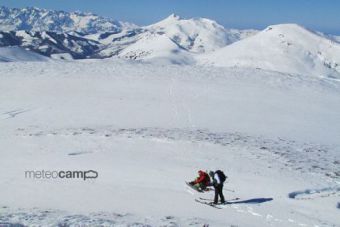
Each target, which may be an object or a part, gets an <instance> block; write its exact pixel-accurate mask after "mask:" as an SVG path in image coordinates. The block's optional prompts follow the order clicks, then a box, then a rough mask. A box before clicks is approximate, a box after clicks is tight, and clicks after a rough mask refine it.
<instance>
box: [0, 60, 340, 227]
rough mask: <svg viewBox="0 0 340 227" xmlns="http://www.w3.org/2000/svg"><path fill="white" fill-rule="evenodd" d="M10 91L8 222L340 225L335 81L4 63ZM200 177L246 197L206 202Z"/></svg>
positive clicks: (4, 185)
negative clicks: (191, 183) (88, 173)
mask: <svg viewBox="0 0 340 227" xmlns="http://www.w3.org/2000/svg"><path fill="white" fill-rule="evenodd" d="M0 81H1V82H0V147H1V149H0V157H1V159H0V170H1V171H0V185H1V187H0V226H1V224H2V223H12V224H15V223H20V224H23V225H39V226H46V225H51V226H56V225H60V226H65V225H66V226H67V225H72V224H73V225H88V226H93V225H107V226H110V225H117V226H133V225H135V226H148V225H150V226H203V225H204V224H209V226H230V225H233V226H259V227H260V226H261V227H262V226H313V227H317V226H339V223H340V216H339V211H340V210H339V205H338V203H339V202H340V199H339V194H340V185H339V177H340V176H339V175H340V157H339V152H340V150H339V149H340V140H339V139H340V114H339V113H340V83H339V81H338V80H336V79H326V78H321V77H320V78H318V77H315V76H307V75H294V74H284V73H278V72H274V71H265V70H260V69H247V68H237V67H233V68H217V67H203V66H176V65H156V64H151V63H138V62H126V61H120V60H117V59H109V60H83V61H69V62H67V61H66V62H63V61H49V62H26V63H24V62H21V63H20V62H17V63H1V64H0ZM89 169H92V170H96V171H98V174H99V176H98V178H97V179H91V180H86V181H84V180H81V179H58V180H52V179H45V180H37V179H27V178H25V171H27V170H89ZM199 169H203V170H215V169H222V170H224V171H225V173H226V175H227V176H228V181H227V183H226V184H225V191H224V194H225V196H226V199H227V200H228V199H233V198H236V197H239V198H240V200H238V202H237V203H232V204H229V205H226V206H223V207H222V208H223V209H215V208H212V207H210V206H206V205H202V204H199V203H196V202H195V198H199V197H204V198H206V199H212V198H213V192H206V193H204V194H200V193H197V192H193V191H192V190H190V189H189V188H187V187H186V186H185V183H184V182H185V181H188V180H192V179H194V178H195V177H196V172H197V171H198V170H199ZM267 199H272V200H270V201H269V200H267ZM249 200H250V201H249ZM251 201H255V202H253V203H251ZM261 201H262V203H261Z"/></svg>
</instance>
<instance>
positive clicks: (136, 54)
mask: <svg viewBox="0 0 340 227" xmlns="http://www.w3.org/2000/svg"><path fill="white" fill-rule="evenodd" d="M119 56H120V57H123V58H125V59H133V60H152V61H153V62H158V63H159V62H163V63H173V64H192V63H193V57H192V56H191V54H190V53H188V52H187V51H186V50H184V49H183V48H182V47H180V46H178V45H177V44H176V43H175V42H173V41H172V40H171V39H169V38H168V37H167V36H166V35H164V34H162V35H160V34H154V33H147V34H146V33H144V34H143V36H142V37H141V38H140V39H139V40H138V41H137V42H135V43H134V44H131V45H130V46H128V47H127V48H125V49H124V50H123V51H122V52H121V53H120V54H119Z"/></svg>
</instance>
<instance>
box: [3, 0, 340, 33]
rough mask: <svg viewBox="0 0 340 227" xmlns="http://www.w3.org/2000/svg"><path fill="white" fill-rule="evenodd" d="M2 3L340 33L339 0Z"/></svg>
mask: <svg viewBox="0 0 340 227" xmlns="http://www.w3.org/2000/svg"><path fill="white" fill-rule="evenodd" d="M0 5H2V6H8V7H24V6H36V7H40V8H47V9H59V10H65V11H75V10H80V11H87V12H89V11H90V12H94V13H96V14H98V15H101V16H106V17H112V18H115V19H118V20H123V21H129V22H133V23H135V24H138V25H146V24H151V23H154V22H156V21H159V20H161V19H163V18H165V17H167V16H168V15H170V14H171V13H176V14H178V15H180V16H182V17H185V18H190V17H207V18H210V19H214V20H216V21H218V22H219V23H220V24H222V25H224V26H225V27H232V28H257V29H261V28H264V27H266V26H268V25H271V24H278V23H298V24H301V25H303V26H306V27H308V28H311V29H315V30H319V31H322V32H325V33H333V34H339V35H340V13H339V12H340V1H338V0H233V1H232V0H0Z"/></svg>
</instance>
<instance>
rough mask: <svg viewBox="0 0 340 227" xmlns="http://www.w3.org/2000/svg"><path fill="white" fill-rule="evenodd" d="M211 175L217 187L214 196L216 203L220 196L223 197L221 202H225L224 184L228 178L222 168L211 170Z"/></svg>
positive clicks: (213, 183)
mask: <svg viewBox="0 0 340 227" xmlns="http://www.w3.org/2000/svg"><path fill="white" fill-rule="evenodd" d="M209 175H210V177H211V179H212V185H213V186H214V189H215V198H214V204H217V202H218V197H220V199H221V203H222V204H223V203H225V200H224V196H223V184H224V181H225V180H226V178H227V177H226V176H225V174H224V173H223V172H222V171H221V170H216V171H215V172H214V171H210V172H209Z"/></svg>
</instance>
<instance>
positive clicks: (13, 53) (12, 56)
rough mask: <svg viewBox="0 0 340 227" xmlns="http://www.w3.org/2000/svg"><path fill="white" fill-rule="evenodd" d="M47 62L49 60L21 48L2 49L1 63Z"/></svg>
mask: <svg viewBox="0 0 340 227" xmlns="http://www.w3.org/2000/svg"><path fill="white" fill-rule="evenodd" d="M47 60H48V58H46V57H44V56H42V55H39V54H36V53H34V52H32V51H29V50H25V49H23V48H21V47H0V62H15V61H47Z"/></svg>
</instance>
